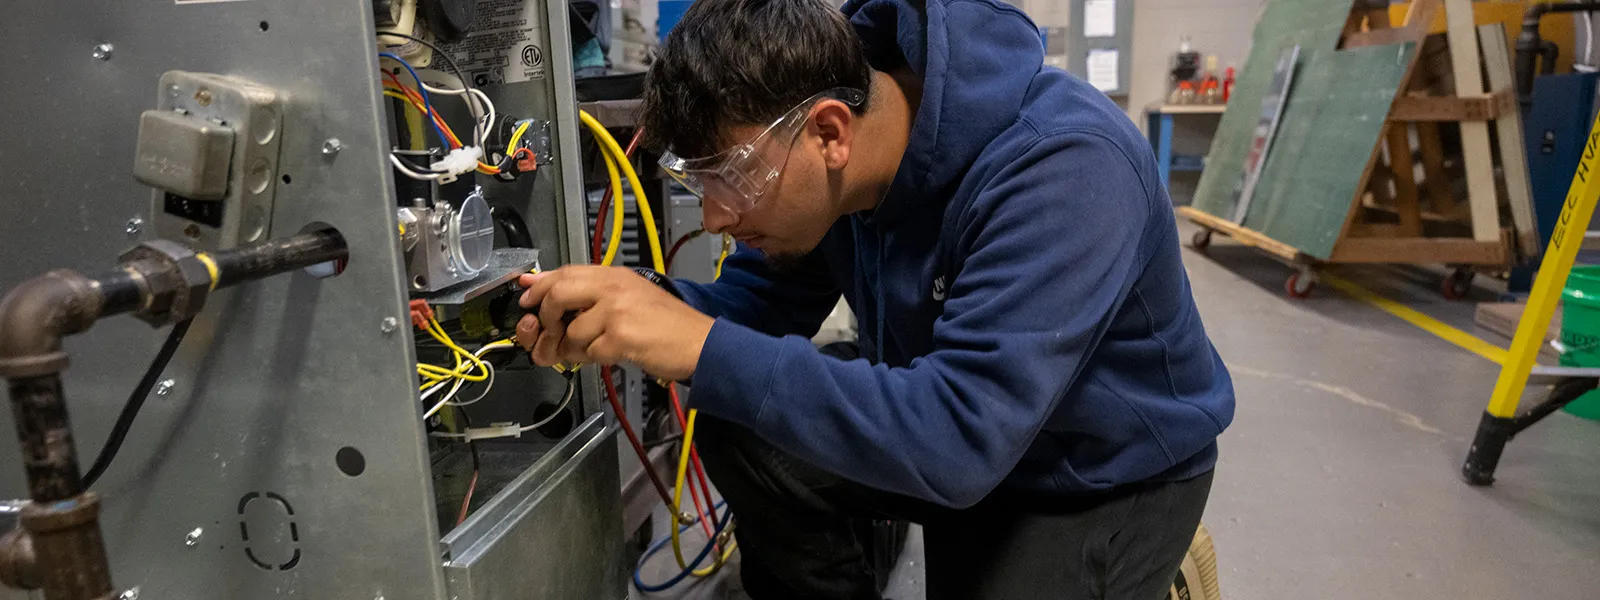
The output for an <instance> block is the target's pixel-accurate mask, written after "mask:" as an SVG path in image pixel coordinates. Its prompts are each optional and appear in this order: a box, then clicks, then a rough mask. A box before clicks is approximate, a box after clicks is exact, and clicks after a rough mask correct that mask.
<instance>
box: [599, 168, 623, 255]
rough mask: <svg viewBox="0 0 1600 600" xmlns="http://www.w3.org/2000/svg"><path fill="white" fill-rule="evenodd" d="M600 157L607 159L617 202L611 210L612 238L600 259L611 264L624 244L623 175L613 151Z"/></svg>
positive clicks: (613, 197) (612, 189)
mask: <svg viewBox="0 0 1600 600" xmlns="http://www.w3.org/2000/svg"><path fill="white" fill-rule="evenodd" d="M600 157H601V158H604V159H606V174H607V175H610V176H611V199H612V200H613V201H614V202H616V204H615V205H614V206H613V207H612V210H611V239H609V240H606V253H605V257H604V258H601V259H600V264H601V265H602V266H607V267H609V266H611V262H612V261H614V260H616V259H617V248H620V247H621V246H622V207H623V204H622V176H621V175H618V174H617V161H616V159H614V158H611V153H609V152H601V153H600Z"/></svg>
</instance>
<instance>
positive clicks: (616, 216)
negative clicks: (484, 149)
mask: <svg viewBox="0 0 1600 600" xmlns="http://www.w3.org/2000/svg"><path fill="white" fill-rule="evenodd" d="M578 118H579V120H580V121H582V122H583V124H584V126H585V127H587V128H588V129H589V131H590V132H591V133H592V134H593V135H594V137H595V141H596V142H598V144H599V146H600V149H601V158H603V159H604V160H605V165H606V172H607V175H609V176H610V183H611V186H610V188H609V189H608V190H607V195H608V197H607V198H606V199H610V200H613V201H614V202H615V207H614V208H613V210H612V211H611V212H612V226H611V235H610V236H608V238H609V239H608V240H607V244H606V248H605V251H604V253H603V254H602V253H600V252H599V240H600V235H599V233H600V230H601V228H602V227H604V221H605V219H604V216H605V215H604V212H605V209H606V207H607V205H608V204H609V203H608V202H606V201H605V200H606V199H602V201H601V212H600V214H599V215H597V216H598V217H599V218H597V219H596V220H595V229H596V232H595V237H594V240H593V246H592V247H591V249H592V250H593V251H594V252H595V254H599V256H597V257H596V258H598V259H599V262H600V264H602V265H608V266H609V265H611V264H612V262H613V261H614V260H615V259H616V254H617V248H618V245H619V243H620V241H621V238H622V218H623V215H622V213H623V202H622V182H621V178H619V177H618V173H617V171H618V167H619V165H620V167H621V170H622V174H623V175H625V176H626V177H627V180H628V183H629V185H631V186H632V188H633V195H634V201H635V202H636V203H637V205H638V207H639V217H640V220H642V221H643V222H644V228H645V236H644V237H645V239H646V240H648V243H649V246H650V258H651V263H652V266H653V267H654V268H655V270H656V271H658V272H661V273H666V271H667V262H666V260H665V259H664V258H663V256H662V252H661V242H660V239H661V238H660V234H659V233H658V232H657V231H656V226H655V215H654V214H653V213H652V211H651V209H650V202H649V200H648V199H647V196H646V195H645V193H644V186H643V185H642V184H641V183H640V182H639V175H638V173H637V172H636V171H635V170H634V168H633V163H632V160H631V158H630V156H631V154H632V151H633V149H634V148H636V147H637V145H638V142H639V138H640V137H641V135H642V133H643V131H642V130H640V131H635V133H634V137H633V140H632V141H631V142H630V143H629V144H628V147H629V149H628V151H626V152H625V151H623V150H622V148H621V146H620V145H619V144H617V141H616V138H614V137H612V136H611V133H610V132H609V131H606V129H605V127H604V126H602V125H601V124H600V122H599V121H598V120H596V119H595V118H594V117H593V116H592V115H590V114H588V113H587V112H583V111H579V114H578ZM727 247H728V244H727V243H726V242H725V243H724V253H726V251H727ZM719 264H720V261H719ZM611 373H612V369H611V368H610V367H602V370H601V378H602V379H603V380H604V382H605V387H606V394H607V400H609V401H610V403H611V409H612V411H613V412H615V413H616V415H617V420H618V421H619V422H620V424H621V425H622V430H623V433H624V434H625V435H626V436H627V438H628V441H629V443H630V444H631V445H632V446H633V449H634V452H635V453H636V454H637V455H638V456H639V460H640V462H641V463H643V464H644V465H645V472H646V473H647V474H649V476H650V477H651V480H652V483H654V484H655V486H656V490H657V493H659V494H661V495H662V496H663V498H662V501H663V502H665V503H666V504H667V506H668V507H670V508H671V510H672V513H673V515H675V516H676V517H677V518H678V520H679V521H680V522H681V523H683V524H684V527H688V526H691V525H692V524H693V523H695V522H698V523H699V524H700V525H701V527H702V528H704V529H705V530H706V535H707V538H708V541H707V543H706V547H705V548H704V549H703V550H702V551H701V552H700V555H699V557H697V558H696V559H695V560H694V561H692V562H691V561H687V560H685V558H684V555H683V549H682V543H681V540H680V538H679V536H678V532H679V531H681V530H682V528H680V527H674V528H673V530H672V531H673V533H672V535H671V536H670V538H669V539H667V540H662V541H661V542H659V543H658V548H659V547H660V546H661V545H664V544H665V543H668V542H670V543H671V544H672V549H673V556H674V558H675V559H676V560H677V562H678V566H679V568H681V569H682V571H681V572H680V573H679V574H678V575H677V576H675V577H673V578H672V579H670V580H669V581H668V582H667V583H665V584H662V585H659V586H650V585H644V584H643V582H642V581H641V580H639V578H638V573H637V572H635V574H634V575H635V585H637V586H638V587H639V589H640V590H641V591H647V592H648V591H660V590H664V589H667V588H670V587H672V586H673V585H676V584H677V583H678V582H679V581H682V580H683V579H684V578H685V577H687V576H689V575H694V576H696V577H705V576H708V575H711V574H713V573H716V572H717V570H719V569H720V568H721V567H722V565H723V564H724V563H725V562H726V561H727V560H728V559H729V558H730V557H732V555H733V552H734V551H735V550H736V549H737V547H736V545H735V544H731V543H730V544H724V543H723V542H724V540H722V539H721V536H722V532H723V530H724V526H725V525H726V524H727V523H728V522H729V521H730V520H731V519H732V515H731V513H730V514H728V515H726V516H725V517H724V519H723V520H722V522H721V523H720V524H719V525H718V526H717V527H716V528H715V530H713V528H712V527H711V525H710V521H712V520H714V518H715V508H714V507H712V508H710V510H708V509H707V505H709V504H710V503H711V502H712V497H711V485H710V482H709V480H708V479H707V477H706V475H705V468H704V466H703V465H702V463H701V461H700V455H699V452H698V450H696V449H695V447H694V422H695V418H696V416H697V415H698V411H696V410H692V409H691V410H690V411H688V413H687V415H685V413H684V411H683V405H682V402H681V401H679V399H678V391H677V387H676V385H675V384H673V383H671V382H662V383H663V385H665V386H666V387H667V390H668V395H669V397H670V398H671V399H672V405H673V409H674V415H675V416H676V417H677V420H678V425H679V427H681V428H682V429H683V432H684V435H683V441H682V455H681V456H680V457H679V461H678V475H677V479H676V481H675V482H674V486H673V490H674V491H673V494H672V497H671V498H670V499H668V498H666V497H665V493H666V490H665V486H664V485H663V484H662V483H661V482H660V480H659V479H657V478H656V476H655V472H654V470H653V469H651V468H650V466H649V465H650V458H649V454H648V453H647V452H646V451H645V449H644V445H643V444H642V443H641V442H640V441H639V437H638V434H636V433H635V432H634V431H633V427H632V425H631V424H629V423H628V418H627V415H626V414H625V413H624V411H623V409H622V404H621V401H620V400H619V399H618V398H617V392H616V386H615V384H614V383H613V381H612V377H611ZM691 465H693V467H694V472H695V475H696V482H695V483H696V484H698V485H688V486H687V487H688V488H689V496H690V500H691V501H692V502H693V504H694V505H695V510H696V516H693V517H689V515H687V514H686V513H685V511H684V510H683V490H684V487H685V482H686V480H687V479H688V475H689V471H690V468H689V467H690V466H691ZM719 546H721V547H722V548H721V551H720V552H716V553H715V555H714V558H713V562H712V564H711V565H710V566H708V567H705V568H698V569H697V567H698V565H699V564H700V562H701V561H703V560H704V558H705V557H706V556H707V555H709V554H711V553H712V552H714V551H716V550H717V549H718V547H719ZM647 557H648V554H647ZM641 564H642V562H641Z"/></svg>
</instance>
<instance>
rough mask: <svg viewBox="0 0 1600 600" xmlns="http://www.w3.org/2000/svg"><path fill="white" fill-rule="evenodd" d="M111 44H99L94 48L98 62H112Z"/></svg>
mask: <svg viewBox="0 0 1600 600" xmlns="http://www.w3.org/2000/svg"><path fill="white" fill-rule="evenodd" d="M111 50H112V47H111V44H108V43H99V44H95V46H94V57H95V59H97V60H111Z"/></svg>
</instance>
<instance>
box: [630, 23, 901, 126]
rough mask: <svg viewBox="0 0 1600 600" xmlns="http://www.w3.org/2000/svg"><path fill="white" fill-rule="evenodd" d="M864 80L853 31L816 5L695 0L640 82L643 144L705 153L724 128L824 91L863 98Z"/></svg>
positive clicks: (763, 119) (757, 120)
mask: <svg viewBox="0 0 1600 600" xmlns="http://www.w3.org/2000/svg"><path fill="white" fill-rule="evenodd" d="M871 82H872V69H871V67H869V66H868V65H867V57H866V52H865V50H864V49H863V46H862V44H861V40H860V38H858V37H856V33H855V29H854V28H853V27H852V26H851V25H850V23H849V21H847V20H845V18H844V15H843V14H842V13H840V12H839V10H838V9H837V8H834V7H833V6H831V5H829V4H828V3H827V2H826V1H825V0H699V1H698V2H695V3H694V6H692V7H690V8H689V11H688V12H687V13H685V14H684V15H683V20H681V21H679V22H678V25H677V26H676V27H675V28H673V30H672V33H671V34H670V35H668V36H667V39H666V42H665V43H664V44H662V46H661V52H660V55H659V56H658V57H657V59H656V62H655V64H654V65H652V66H651V67H650V73H649V75H647V76H646V78H645V85H644V108H643V114H642V115H641V121H640V124H641V125H643V126H644V127H645V134H644V135H645V139H644V142H645V145H646V147H650V148H656V149H666V148H671V149H672V151H673V152H675V153H677V154H679V155H681V156H685V157H690V158H696V157H700V156H706V155H709V154H714V153H716V152H719V151H721V150H722V149H723V148H722V146H723V145H724V144H723V143H722V142H723V140H721V139H720V138H721V135H722V132H723V130H724V128H726V127H729V126H734V125H753V124H763V125H764V124H766V123H769V122H771V121H773V120H774V119H777V118H778V117H780V116H782V115H783V113H784V112H785V111H788V110H789V109H791V108H794V107H795V105H797V104H799V103H801V102H804V101H805V100H806V99H807V98H810V97H811V96H814V95H816V94H817V93H819V92H822V91H825V90H828V89H832V88H837V87H849V88H855V89H858V90H861V91H863V92H868V94H869V97H870V93H871V90H870V89H869V88H870V86H871ZM865 109H866V103H862V104H861V105H860V106H858V107H856V109H855V110H856V111H857V112H860V111H863V110H865Z"/></svg>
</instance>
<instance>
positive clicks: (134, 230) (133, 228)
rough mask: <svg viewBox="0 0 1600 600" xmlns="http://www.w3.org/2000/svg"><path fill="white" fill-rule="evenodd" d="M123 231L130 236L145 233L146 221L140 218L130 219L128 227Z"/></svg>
mask: <svg viewBox="0 0 1600 600" xmlns="http://www.w3.org/2000/svg"><path fill="white" fill-rule="evenodd" d="M122 230H123V231H126V232H128V235H139V232H140V231H144V219H141V218H139V217H133V218H131V219H128V224H127V226H125V227H123V228H122Z"/></svg>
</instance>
